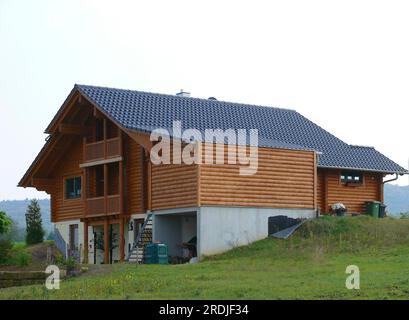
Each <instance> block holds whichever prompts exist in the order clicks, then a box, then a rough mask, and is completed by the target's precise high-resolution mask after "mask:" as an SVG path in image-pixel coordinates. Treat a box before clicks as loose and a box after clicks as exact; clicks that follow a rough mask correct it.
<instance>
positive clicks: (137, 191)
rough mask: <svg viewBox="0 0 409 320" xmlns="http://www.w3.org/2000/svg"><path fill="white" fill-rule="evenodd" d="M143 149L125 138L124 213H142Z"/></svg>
mask: <svg viewBox="0 0 409 320" xmlns="http://www.w3.org/2000/svg"><path fill="white" fill-rule="evenodd" d="M143 152H144V151H143V148H142V147H141V146H140V145H139V144H137V143H136V142H135V141H134V140H132V139H130V138H125V142H124V153H125V190H124V192H125V199H124V201H125V209H124V210H125V213H127V214H135V213H143V211H144V208H143V181H142V180H143V158H142V153H143Z"/></svg>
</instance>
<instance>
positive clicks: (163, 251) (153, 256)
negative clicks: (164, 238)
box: [144, 243, 169, 264]
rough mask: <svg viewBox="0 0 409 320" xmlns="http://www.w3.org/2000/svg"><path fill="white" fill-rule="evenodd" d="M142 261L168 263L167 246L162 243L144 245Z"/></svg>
mask: <svg viewBox="0 0 409 320" xmlns="http://www.w3.org/2000/svg"><path fill="white" fill-rule="evenodd" d="M144 263H146V264H168V263H169V259H168V246H167V245H166V244H164V243H148V244H147V245H146V247H145V256H144Z"/></svg>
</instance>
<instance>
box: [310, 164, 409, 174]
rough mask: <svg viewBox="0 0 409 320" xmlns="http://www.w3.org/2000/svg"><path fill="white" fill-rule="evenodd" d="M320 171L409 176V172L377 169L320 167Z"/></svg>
mask: <svg viewBox="0 0 409 320" xmlns="http://www.w3.org/2000/svg"><path fill="white" fill-rule="evenodd" d="M318 168H319V169H332V170H337V169H338V170H351V171H365V172H375V173H384V174H399V175H401V176H403V175H405V174H409V171H408V170H406V171H398V172H396V171H388V170H379V169H378V170H377V169H368V168H353V167H339V166H320V165H318Z"/></svg>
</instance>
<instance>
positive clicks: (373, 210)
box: [365, 201, 381, 218]
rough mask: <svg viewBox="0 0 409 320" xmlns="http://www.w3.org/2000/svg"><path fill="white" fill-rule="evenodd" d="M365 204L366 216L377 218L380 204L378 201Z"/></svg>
mask: <svg viewBox="0 0 409 320" xmlns="http://www.w3.org/2000/svg"><path fill="white" fill-rule="evenodd" d="M365 204H366V214H368V215H370V216H372V217H374V218H378V217H379V209H380V206H381V203H380V202H379V201H367V202H366V203H365Z"/></svg>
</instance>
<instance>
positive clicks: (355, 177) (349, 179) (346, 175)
mask: <svg viewBox="0 0 409 320" xmlns="http://www.w3.org/2000/svg"><path fill="white" fill-rule="evenodd" d="M341 182H342V183H345V184H349V183H351V184H362V183H363V174H362V173H361V172H354V171H343V172H341Z"/></svg>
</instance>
